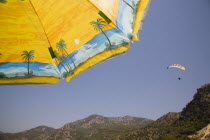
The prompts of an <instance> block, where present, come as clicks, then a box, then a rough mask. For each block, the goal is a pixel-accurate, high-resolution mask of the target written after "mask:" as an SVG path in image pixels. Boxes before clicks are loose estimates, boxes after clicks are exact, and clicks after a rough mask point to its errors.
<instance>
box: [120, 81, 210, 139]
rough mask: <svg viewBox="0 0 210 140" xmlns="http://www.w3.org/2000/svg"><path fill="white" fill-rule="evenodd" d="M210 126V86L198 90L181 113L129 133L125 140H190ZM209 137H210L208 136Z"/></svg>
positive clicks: (166, 116) (172, 114)
mask: <svg viewBox="0 0 210 140" xmlns="http://www.w3.org/2000/svg"><path fill="white" fill-rule="evenodd" d="M208 124H210V84H206V85H204V86H202V87H201V88H199V89H197V93H196V94H195V95H194V97H193V100H192V101H191V102H189V103H188V104H187V105H186V107H185V108H183V110H182V112H180V113H168V114H166V115H164V116H163V117H161V118H160V119H158V120H156V121H154V122H153V123H151V124H150V125H148V126H146V127H144V128H142V129H138V130H134V131H131V132H128V133H127V134H125V135H124V136H121V139H122V140H123V139H125V140H188V139H193V138H192V137H190V136H189V135H191V134H194V133H196V132H197V131H199V130H201V129H202V128H204V127H206V126H207V125H208ZM207 136H208V135H207Z"/></svg>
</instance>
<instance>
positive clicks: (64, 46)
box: [56, 39, 76, 68]
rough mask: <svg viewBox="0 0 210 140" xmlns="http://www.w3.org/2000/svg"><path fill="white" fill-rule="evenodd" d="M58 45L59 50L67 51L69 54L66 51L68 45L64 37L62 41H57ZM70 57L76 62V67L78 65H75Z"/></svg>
mask: <svg viewBox="0 0 210 140" xmlns="http://www.w3.org/2000/svg"><path fill="white" fill-rule="evenodd" d="M56 47H57V48H58V50H59V51H61V52H65V53H66V56H68V55H69V54H68V53H67V51H66V48H67V46H66V44H65V41H64V40H63V39H60V41H59V42H58V43H56ZM63 54H64V53H63ZM70 59H71V61H72V63H73V64H74V67H75V68H76V65H75V63H74V61H73V59H72V58H71V57H70Z"/></svg>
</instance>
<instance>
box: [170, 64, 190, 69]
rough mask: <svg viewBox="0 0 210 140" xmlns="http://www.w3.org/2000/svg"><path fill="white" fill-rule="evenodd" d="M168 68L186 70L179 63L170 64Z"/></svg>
mask: <svg viewBox="0 0 210 140" xmlns="http://www.w3.org/2000/svg"><path fill="white" fill-rule="evenodd" d="M169 68H178V69H181V70H184V71H186V68H185V67H184V66H182V65H180V64H173V65H170V66H168V67H167V69H169Z"/></svg>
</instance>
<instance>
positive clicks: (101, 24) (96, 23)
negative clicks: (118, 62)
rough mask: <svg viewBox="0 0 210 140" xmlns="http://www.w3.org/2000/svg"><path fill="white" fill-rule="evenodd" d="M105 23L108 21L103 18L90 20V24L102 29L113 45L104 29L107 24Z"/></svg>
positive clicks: (96, 28)
mask: <svg viewBox="0 0 210 140" xmlns="http://www.w3.org/2000/svg"><path fill="white" fill-rule="evenodd" d="M105 23H106V22H105V21H104V20H102V19H97V20H96V21H92V22H90V24H91V25H92V26H93V28H94V30H96V31H101V32H102V33H103V34H104V35H105V37H106V38H107V40H108V41H109V45H110V46H112V44H111V42H110V40H109V38H108V36H107V35H106V34H105V32H104V31H103V29H104V27H105V26H106V25H105Z"/></svg>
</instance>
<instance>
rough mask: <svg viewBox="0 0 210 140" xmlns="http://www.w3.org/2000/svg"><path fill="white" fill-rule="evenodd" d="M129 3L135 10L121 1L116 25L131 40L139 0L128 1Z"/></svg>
mask: <svg viewBox="0 0 210 140" xmlns="http://www.w3.org/2000/svg"><path fill="white" fill-rule="evenodd" d="M127 2H128V3H129V4H130V5H131V6H132V7H133V8H134V10H133V9H132V8H131V7H129V6H128V5H127V4H126V3H125V2H123V1H122V0H121V1H120V3H119V9H118V14H117V19H116V24H117V26H118V28H119V29H120V30H122V32H123V33H125V35H127V37H129V38H130V39H131V37H132V33H133V29H132V27H133V23H134V17H135V15H136V10H137V9H136V8H137V7H136V6H137V3H138V2H139V0H128V1H127Z"/></svg>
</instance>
